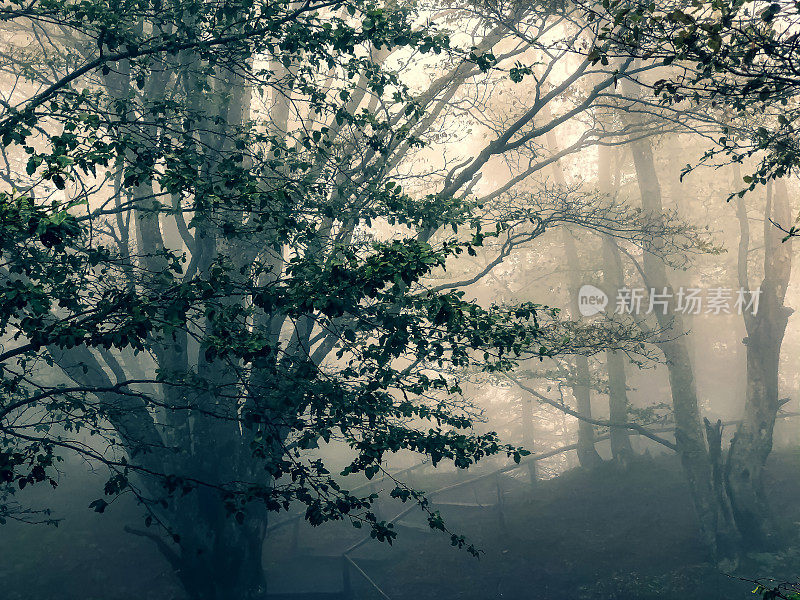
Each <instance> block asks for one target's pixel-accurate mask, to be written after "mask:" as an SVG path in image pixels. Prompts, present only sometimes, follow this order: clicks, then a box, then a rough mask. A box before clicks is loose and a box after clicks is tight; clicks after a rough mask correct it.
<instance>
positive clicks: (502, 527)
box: [494, 473, 506, 531]
mask: <svg viewBox="0 0 800 600" xmlns="http://www.w3.org/2000/svg"><path fill="white" fill-rule="evenodd" d="M494 484H495V486H496V487H497V521H498V523H499V525H500V530H501V531H506V518H505V515H504V514H503V490H502V489H501V487H500V473H496V474H495V476H494Z"/></svg>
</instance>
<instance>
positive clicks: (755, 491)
mask: <svg viewBox="0 0 800 600" xmlns="http://www.w3.org/2000/svg"><path fill="white" fill-rule="evenodd" d="M738 203H739V205H738V209H739V210H738V214H739V223H740V230H741V243H740V252H739V261H740V264H739V282H740V286H741V287H742V288H744V289H749V286H748V274H747V271H748V268H747V267H748V265H747V256H748V254H749V229H748V227H747V213H746V209H745V206H744V201H743V199H742V198H739V200H738ZM790 218H791V215H790V209H789V199H788V193H787V191H786V186H785V184H784V182H782V181H780V180H778V181H776V182H775V183H774V185H773V184H772V183H770V184H768V185H767V202H766V210H765V214H764V279H763V281H762V282H761V285H760V287H759V290H760V296H759V304H758V312H757V313H756V314H752V313H748V311H746V310H745V311H743V315H742V316H743V318H744V322H745V327H746V329H747V338H745V340H744V343H745V346H746V350H747V389H746V399H745V409H744V416H743V419H742V422H741V423H740V425H739V427H738V428H737V430H736V434H735V435H734V438H733V440H732V441H731V446H730V450H729V451H728V460H727V464H726V469H725V484H726V488H727V491H728V495H729V497H730V500H731V506H732V508H733V515H734V519H735V520H736V525H737V527H738V529H739V531H740V532H741V534H742V538H743V541H744V542H745V544H746V545H747V546H748V547H752V548H763V547H766V546H768V545H769V542H770V539H771V538H772V537H773V536H774V534H775V528H774V526H773V524H772V522H771V521H772V519H771V515H770V511H769V502H768V498H767V495H766V494H765V492H764V482H763V471H764V464H765V462H766V460H767V457H768V456H769V454H770V452H771V451H772V436H773V431H774V428H775V417H776V416H777V413H778V409H779V408H780V406H781V403H780V401H779V399H778V397H779V394H778V370H779V364H780V352H781V344H782V342H783V336H784V333H785V331H786V325H787V323H788V319H789V315H790V314H791V312H792V311H791V309H789V308H788V307H786V306H784V304H783V302H784V299H785V296H786V288H787V287H788V285H789V277H790V275H791V268H792V255H791V240H789V241H787V242H782V237H783V233H782V232H781V231H780V230H779V229H778V228H777V227H776V224H780V225H782V226H784V227H786V226H788V224H789V221H790Z"/></svg>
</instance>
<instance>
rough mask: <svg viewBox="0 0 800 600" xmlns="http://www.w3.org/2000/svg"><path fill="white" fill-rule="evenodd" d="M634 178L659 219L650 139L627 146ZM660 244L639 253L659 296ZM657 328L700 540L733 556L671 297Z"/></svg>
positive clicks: (664, 280) (663, 277)
mask: <svg viewBox="0 0 800 600" xmlns="http://www.w3.org/2000/svg"><path fill="white" fill-rule="evenodd" d="M630 148H631V152H632V153H633V160H634V167H635V170H636V178H637V182H638V185H639V191H640V194H641V198H642V208H643V210H644V211H645V212H647V213H650V214H651V215H652V216H653V217H654V218H662V216H663V208H662V202H661V186H660V184H659V181H658V175H657V173H656V167H655V160H654V158H653V149H652V146H651V143H650V140H649V139H642V140H637V141H634V142H631V144H630ZM663 243H664V241H663V240H660V239H658V238H656V239H653V240H652V244H653V246H654V247H653V248H652V249H651V250H652V251H648V250H647V249H646V250H645V252H644V259H643V266H644V272H645V275H646V279H647V281H646V285H647V286H648V287H650V288H655V289H657V290H658V291H659V292H662V291H666V292H667V293H668V294H672V292H673V290H672V286H671V285H670V282H669V279H668V277H667V270H666V266H665V264H664V262H663V260H661V258H659V256H658V253H657V252H654V251H657V250H658V249H659V247H660V246H661V245H662V244H663ZM654 312H655V314H656V317H657V319H658V322H659V325H660V326H661V327H662V328H665V329H667V330H668V332H669V334H668V337H667V338H665V339H662V340H661V341H660V342H659V347H660V348H661V351H662V352H663V353H664V357H665V359H666V363H667V368H668V372H669V382H670V388H671V392H672V403H673V411H674V415H675V442H676V444H677V447H678V455H679V456H680V459H681V464H682V465H683V470H684V473H685V474H686V477H687V480H688V482H689V488H690V491H691V494H692V499H693V501H694V505H695V509H696V512H697V516H698V520H699V524H700V532H701V537H702V539H703V542H704V543H705V544H706V546H707V547H708V548H709V550H710V551H711V553H712V556H713V557H714V558H715V559H716V560H720V559H723V558H727V557H730V556H733V555H734V554H735V552H736V541H737V538H738V535H737V533H736V531H735V528H734V527H733V523H732V522H731V519H730V513H729V511H728V510H727V506H726V505H725V503H724V502H720V499H719V498H718V496H717V494H716V492H715V490H714V484H713V472H714V469H713V463H712V459H711V456H710V455H709V451H708V446H707V445H706V438H705V431H704V424H703V422H702V420H701V418H700V409H699V404H698V400H697V389H696V384H695V378H694V370H693V368H692V361H691V356H690V353H689V348H688V344H687V342H686V339H685V334H686V328H685V326H684V323H683V319H682V315H681V314H680V313H677V312H675V305H674V298H672V299H671V300H670V304H669V307H668V310H667V311H666V314H663V312H662V311H661V310H656V311H654Z"/></svg>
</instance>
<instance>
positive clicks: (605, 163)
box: [597, 146, 633, 468]
mask: <svg viewBox="0 0 800 600" xmlns="http://www.w3.org/2000/svg"><path fill="white" fill-rule="evenodd" d="M598 152H599V160H598V163H597V187H598V191H599V192H600V193H601V194H611V192H612V189H611V148H609V147H608V146H600V147H599V148H598ZM624 286H625V278H624V276H623V272H622V260H621V258H620V255H619V249H618V248H617V245H616V244H615V243H614V241H613V240H612V239H611V238H610V237H608V236H603V287H604V291H605V293H606V295H607V296H608V298H609V299H610V302H611V304H610V306H612V307H613V301H614V298H616V296H617V290H619V289H622V288H623V287H624ZM608 313H609V315H611V314H613V308H611V309H609V310H608ZM606 370H607V373H608V414H609V421H611V422H612V423H627V422H628V383H627V379H626V377H625V358H624V356H623V355H622V354H620V353H619V352H616V351H613V350H610V351H608V352H606ZM610 436H611V455H612V456H613V458H614V461H615V462H616V463H617V464H619V465H620V466H622V467H623V468H626V467H627V466H628V464H629V463H630V460H631V457H632V456H633V447H632V446H631V439H630V431H629V430H628V429H625V428H623V427H612V428H611V431H610Z"/></svg>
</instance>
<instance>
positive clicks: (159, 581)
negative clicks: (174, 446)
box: [0, 452, 800, 600]
mask: <svg viewBox="0 0 800 600" xmlns="http://www.w3.org/2000/svg"><path fill="white" fill-rule="evenodd" d="M799 475H800V454H798V453H797V452H794V453H787V452H781V453H776V455H775V456H773V457H772V458H771V460H770V464H769V482H768V485H769V489H770V490H773V508H774V509H775V512H776V514H777V515H778V518H779V519H780V521H781V523H782V524H783V529H784V531H785V533H786V537H787V542H786V546H785V548H784V549H783V550H781V551H780V552H775V553H771V554H762V555H754V556H752V557H751V559H750V560H748V561H747V564H743V565H741V567H740V569H739V571H738V574H739V575H740V576H742V577H747V578H752V577H759V576H775V577H778V578H781V579H795V580H796V579H800V550H798V549H797V548H796V546H797V547H800V543H798V542H800V540H798V535H797V532H798V523H799V522H800V476H799ZM449 478H450V476H445V477H433V476H428V477H426V478H422V479H421V480H420V481H418V482H416V483H417V484H418V485H420V486H422V487H423V488H425V489H435V488H438V487H441V485H443V483H442V482H443V481H445V480H448V479H449ZM87 483H89V482H88V481H81V484H82V485H86V484H87ZM92 483H96V482H92ZM96 489H97V488H96V487H95V488H94V490H96ZM505 489H506V490H507V491H506V493H504V494H503V500H504V511H503V516H504V519H503V520H504V522H505V527H503V526H502V522H501V520H500V519H499V518H498V514H497V511H496V510H495V509H494V508H492V507H491V506H488V507H487V508H484V509H476V508H469V509H463V508H462V509H459V508H458V507H445V508H443V509H442V514H443V515H444V516H445V518H446V520H447V522H448V525H450V526H451V528H452V529H454V530H456V531H458V532H460V533H464V534H467V535H468V537H469V538H470V540H471V541H474V542H475V543H476V544H477V545H478V546H479V547H480V548H481V549H482V550H483V551H484V554H483V556H482V558H481V559H480V560H475V559H474V558H471V557H469V556H467V555H466V553H464V552H463V551H458V550H455V549H453V548H452V547H451V546H450V544H449V538H448V537H446V536H443V535H441V534H437V533H432V532H427V531H425V530H424V529H422V528H419V527H417V526H415V525H419V524H420V523H421V521H420V519H419V518H418V517H415V518H412V519H410V521H408V525H411V526H402V525H398V530H399V532H400V539H399V540H398V541H397V542H396V543H395V544H394V546H393V547H391V548H389V547H386V546H385V545H381V544H378V543H377V542H371V543H368V544H366V545H365V546H362V547H361V548H360V549H359V550H358V551H357V552H355V553H354V554H353V555H352V557H353V558H354V559H355V560H356V562H357V563H359V564H360V565H361V566H362V568H363V569H364V570H365V571H366V572H367V573H368V574H369V576H370V577H371V578H372V579H373V580H375V582H376V583H377V584H378V585H379V586H380V587H381V588H382V589H383V590H384V591H386V592H387V593H388V595H389V596H390V597H391V598H392V599H393V600H406V599H408V600H411V599H413V600H428V599H431V600H433V599H436V600H449V599H465V600H485V599H489V598H504V599H505V598H507V599H513V600H527V599H532V600H551V599H553V600H555V599H559V600H655V599H664V600H701V599H702V600H738V599H740V598H741V599H743V600H744V599H753V598H755V596H753V595H752V594H751V593H750V592H751V590H752V589H753V586H752V585H751V584H748V583H744V582H741V581H738V580H736V579H733V578H729V577H725V576H723V575H720V574H718V573H717V572H716V571H715V570H714V569H713V567H712V566H711V565H710V564H709V563H707V562H705V560H706V557H705V556H704V553H703V551H702V549H701V548H700V546H699V543H698V539H697V534H696V524H695V518H694V514H693V511H692V506H691V503H690V499H689V496H688V491H687V489H686V485H685V483H684V481H683V476H682V474H681V472H680V468H679V465H678V463H677V460H676V459H675V458H674V457H662V458H658V459H653V460H649V459H648V460H645V459H641V461H639V462H637V463H635V464H634V465H633V466H632V468H631V470H630V471H629V472H627V473H620V472H618V471H616V470H615V469H614V467H613V466H611V465H605V466H604V467H603V468H601V469H599V470H597V471H595V472H592V473H588V472H584V471H581V470H575V471H571V472H568V473H566V474H564V475H562V476H561V477H559V478H556V479H553V480H550V481H545V482H541V483H539V484H538V486H537V488H536V489H535V490H533V491H531V489H530V487H529V486H528V485H527V483H525V485H522V484H521V483H520V482H509V481H506V483H505ZM94 490H93V491H91V492H84V493H83V495H86V494H88V496H87V497H86V500H87V501H86V502H83V500H80V501H77V502H76V503H75V506H76V507H77V508H79V509H82V510H77V509H76V510H75V511H74V513H75V514H74V515H72V516H71V517H70V519H69V520H68V521H67V522H66V523H65V524H64V525H62V526H61V527H59V528H58V529H52V528H48V529H43V528H32V527H22V526H16V525H14V526H11V527H0V598H2V599H3V600H6V599H10V600H34V599H35V600H50V599H53V600H71V599H76V600H77V599H79V598H80V599H81V600H94V599H98V600H99V599H103V600H117V599H118V600H129V599H130V600H133V599H134V598H135V599H137V600H139V599H142V600H150V599H152V600H170V599H175V600H178V599H180V598H182V594H181V592H180V590H179V588H178V587H177V585H176V582H175V580H174V577H173V576H172V574H171V573H170V572H169V567H168V566H167V565H166V564H165V563H164V562H163V561H162V560H161V559H160V557H159V556H158V554H157V553H156V552H155V551H154V549H153V548H152V546H151V545H150V544H149V542H147V541H146V540H142V539H141V538H135V537H133V536H130V535H127V534H125V533H123V532H122V526H123V524H124V520H125V518H128V519H136V517H137V512H136V509H135V508H130V507H129V509H125V510H117V509H116V507H115V506H112V507H111V508H110V509H109V511H108V512H107V513H106V514H105V515H97V514H95V513H92V512H90V511H89V510H88V509H85V508H84V507H85V506H87V505H88V502H89V501H90V500H91V498H90V496H91V497H92V498H93V497H95V496H96V493H95V491H94ZM60 491H61V492H64V493H66V492H68V491H69V492H70V493H79V492H80V489H78V487H77V484H76V483H73V484H65V486H64V488H63V490H60ZM493 491H494V492H495V493H496V490H493V489H492V487H491V486H490V485H487V487H486V488H485V489H481V490H478V491H475V490H470V491H468V492H466V491H465V492H464V496H463V497H462V498H461V500H463V501H464V502H465V503H466V502H469V503H475V501H476V500H477V502H478V503H481V504H483V503H485V502H486V501H487V499H491V497H492V493H493ZM92 494H94V496H92ZM495 499H496V498H495ZM447 500H448V501H452V500H458V498H457V497H453V498H447ZM383 508H384V518H388V517H391V516H392V515H394V514H395V513H396V512H398V511H399V510H400V508H402V505H397V504H393V505H387V506H385V507H383ZM363 535H364V530H360V531H359V530H354V529H352V528H351V527H349V526H348V525H345V524H333V525H327V526H324V527H321V528H317V529H313V530H311V529H310V528H307V527H305V526H304V527H302V528H301V529H300V531H299V536H298V537H297V546H298V549H297V551H296V552H297V553H296V554H295V555H294V556H292V555H291V552H290V551H291V547H292V539H293V530H292V527H287V528H284V529H282V530H280V531H279V532H278V533H276V534H275V535H274V536H272V537H271V538H270V540H269V543H268V548H269V552H268V555H267V558H266V566H267V568H268V572H272V573H276V572H277V573H280V574H281V581H280V588H281V590H280V591H291V588H292V587H293V585H294V584H293V580H294V579H297V580H298V581H301V582H303V583H304V585H306V586H307V587H308V586H309V585H310V584H311V583H313V584H314V586H313V587H315V588H316V587H318V586H319V585H322V583H323V580H327V579H328V578H329V579H331V581H333V580H334V579H336V580H337V582H338V581H339V580H338V579H337V577H338V573H339V571H338V566H337V565H339V564H340V563H339V562H338V561H337V560H335V558H334V557H337V556H339V555H340V554H341V552H342V550H343V549H344V548H347V547H348V546H349V545H351V544H352V543H353V542H354V541H356V540H358V539H359V538H360V537H361V536H363ZM309 553H310V554H314V555H316V556H329V557H331V559H330V560H328V559H324V560H319V559H304V558H303V556H304V555H306V554H309ZM323 563H325V564H326V565H327V567H326V568H327V570H329V571H330V573H327V571H326V572H325V573H322V572H321V571H320V572H319V573H315V572H314V570H315V568H316V567H315V566H314V565H320V564H323ZM328 563H330V564H329V565H328ZM287 565H291V568H288V567H287ZM320 568H321V567H320ZM351 578H352V582H353V588H354V590H355V592H356V595H355V598H357V599H360V600H368V599H371V598H377V597H378V596H377V595H376V593H375V592H374V591H371V589H370V586H369V585H368V584H366V582H365V581H364V580H363V578H360V577H359V576H358V575H356V574H355V573H353V574H352V577H351ZM333 585H334V583H331V586H333ZM298 591H299V590H298ZM332 591H333V590H332ZM232 600H235V599H232Z"/></svg>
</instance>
